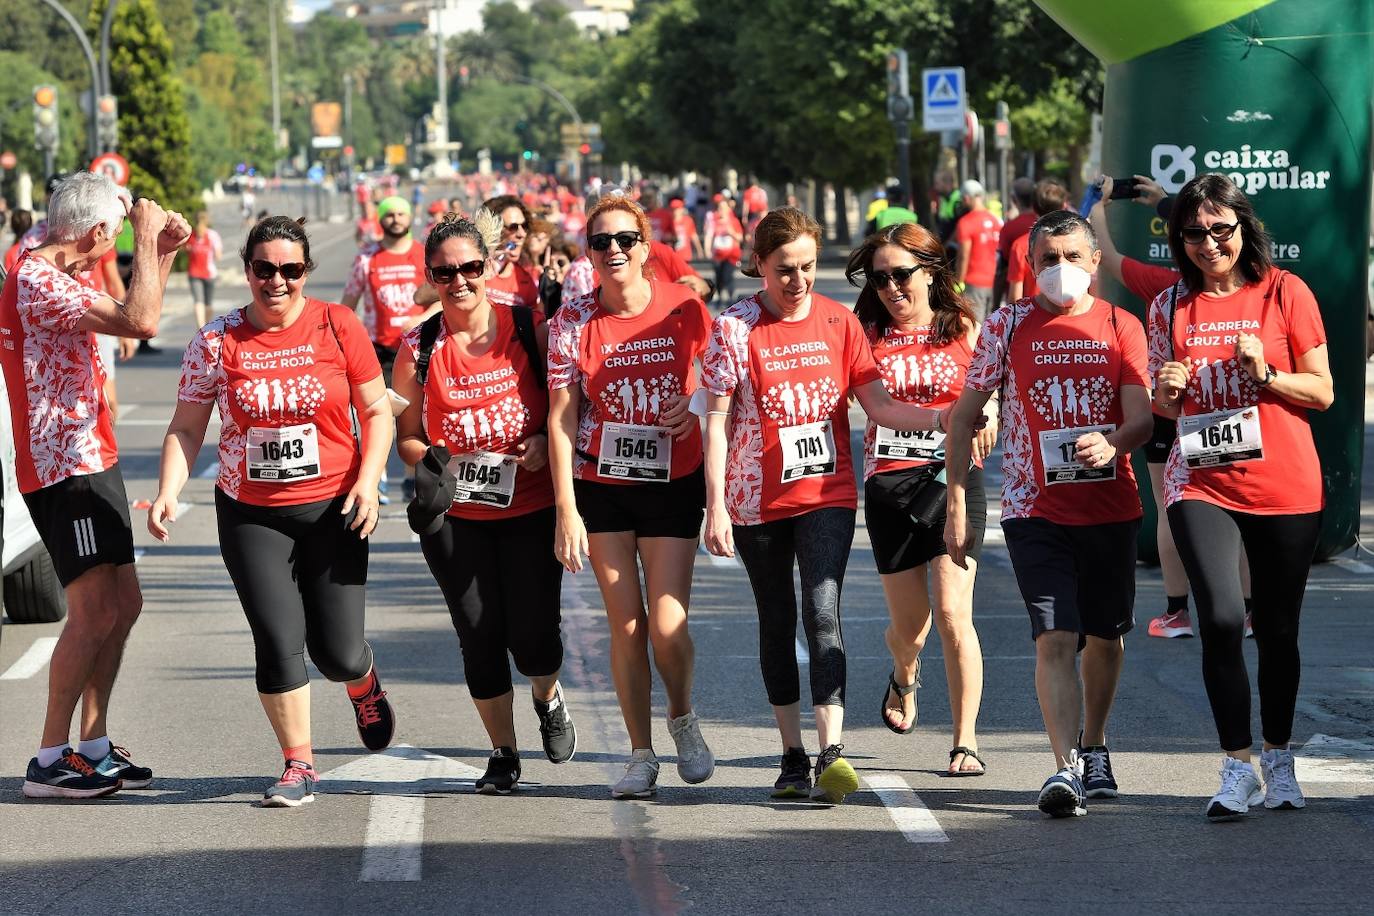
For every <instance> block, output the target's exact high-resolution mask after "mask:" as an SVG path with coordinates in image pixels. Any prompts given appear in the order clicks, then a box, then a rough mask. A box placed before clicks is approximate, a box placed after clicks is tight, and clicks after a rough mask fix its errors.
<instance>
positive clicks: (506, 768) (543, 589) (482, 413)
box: [392, 210, 577, 795]
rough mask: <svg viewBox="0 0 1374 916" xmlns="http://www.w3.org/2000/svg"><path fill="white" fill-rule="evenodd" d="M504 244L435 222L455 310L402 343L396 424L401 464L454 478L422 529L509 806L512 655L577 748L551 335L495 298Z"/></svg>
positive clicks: (557, 756)
mask: <svg viewBox="0 0 1374 916" xmlns="http://www.w3.org/2000/svg"><path fill="white" fill-rule="evenodd" d="M499 239H500V226H499V225H498V222H497V218H496V216H494V215H493V214H492V213H491V212H490V211H488V210H479V211H478V213H477V217H476V219H475V221H469V220H466V219H463V218H462V217H461V216H460V215H459V214H457V213H448V214H445V215H444V218H443V219H442V220H441V221H440V222H438V223H436V224H435V225H434V227H433V229H432V230H431V231H430V233H429V237H428V238H427V239H426V240H425V264H426V267H425V276H426V279H427V280H428V281H429V282H430V283H431V284H432V285H433V286H434V288H435V289H436V290H438V291H439V296H440V299H439V301H440V304H441V307H442V309H443V311H442V312H441V313H440V314H438V315H435V316H433V317H432V318H429V319H427V320H426V321H425V322H424V323H423V324H421V325H419V326H417V327H416V328H414V329H412V330H411V331H409V332H408V333H407V334H406V335H405V336H404V337H403V338H402V341H401V348H400V352H399V354H398V355H397V357H396V368H395V371H394V373H393V375H392V384H393V385H394V386H395V388H396V391H397V393H398V394H400V395H401V397H403V398H405V399H406V400H408V401H409V402H410V403H409V406H407V407H406V409H405V411H404V412H403V413H402V414H401V416H400V417H399V418H398V419H397V421H396V423H397V429H398V433H399V438H398V441H397V451H398V452H399V453H400V456H401V460H402V461H404V462H405V463H406V464H408V465H412V466H414V465H419V464H422V463H423V464H424V465H425V466H426V467H427V468H429V469H430V470H438V471H440V472H441V474H442V475H443V477H444V478H445V479H448V478H449V477H451V478H452V481H453V485H454V491H453V499H452V502H450V503H449V505H448V508H447V511H446V512H445V513H443V514H441V515H440V516H439V517H438V518H437V519H434V520H433V521H432V522H429V523H428V524H427V525H426V524H425V523H426V522H428V520H427V519H420V518H417V517H416V515H415V514H414V510H413V511H412V517H411V524H412V527H418V528H420V529H421V530H419V534H420V548H421V550H423V551H424V555H425V561H426V562H427V563H428V564H429V569H430V572H431V573H433V575H434V579H435V581H436V582H438V584H439V589H440V591H442V592H443V594H444V600H445V601H446V602H447V603H448V610H449V615H450V616H451V617H452V618H453V626H454V629H455V630H457V631H458V645H459V648H460V649H461V650H462V654H463V669H464V674H465V676H466V681H467V685H468V692H469V693H471V694H472V700H473V704H474V705H476V707H477V713H478V715H479V717H480V718H481V719H482V724H483V726H484V727H485V728H486V730H487V737H488V738H489V739H490V740H491V746H492V753H491V757H490V759H489V761H488V763H487V771H486V773H485V774H484V775H483V776H482V777H481V778H480V779H478V780H477V791H479V792H483V793H489V794H501V795H504V794H506V793H508V792H510V791H511V790H513V789H514V788H516V785H517V784H518V782H519V779H520V757H519V752H518V750H517V745H516V738H515V718H514V709H513V707H514V691H513V689H512V686H511V674H510V662H509V660H508V654H509V655H510V656H513V657H514V658H515V667H516V668H517V669H519V671H520V672H521V673H522V674H524V675H525V676H526V677H528V678H529V679H530V687H531V694H532V699H533V701H534V710H535V713H536V714H537V715H538V717H539V732H540V735H541V736H542V738H543V743H544V753H545V755H546V756H547V757H548V758H549V760H550V761H552V762H553V763H564V762H566V761H568V760H571V759H572V755H573V751H574V750H575V749H576V746H577V737H576V732H575V731H574V730H573V723H572V719H571V718H570V717H569V716H568V712H567V709H566V708H565V706H564V703H563V692H562V690H561V688H560V687H559V684H558V675H559V670H560V669H561V667H562V664H563V639H562V635H561V634H560V633H559V623H560V621H561V616H560V585H561V583H562V579H563V567H562V566H560V565H559V564H558V562H557V560H555V559H554V557H553V555H552V554H551V553H550V552H549V544H550V543H552V541H553V521H554V519H553V485H552V483H551V482H550V479H549V469H548V463H547V457H546V456H547V444H548V434H547V433H546V432H545V425H546V423H547V417H548V411H549V395H548V390H547V388H546V387H545V385H544V377H543V372H542V369H543V364H544V359H545V357H544V353H545V351H546V350H547V348H548V326H547V325H544V324H538V325H536V324H535V321H534V316H533V315H532V314H531V313H530V312H529V310H528V309H524V308H523V307H521V306H515V307H509V306H504V305H495V304H493V303H492V302H491V301H490V300H489V299H488V298H487V296H486V278H487V272H488V269H489V264H490V260H489V259H490V255H491V252H492V251H493V250H494V249H495V248H496V245H497V243H498V241H499ZM427 328H429V330H428V331H427V330H426V329H427ZM427 335H432V336H427ZM426 341H427V342H428V356H427V357H426V356H424V353H425V351H426ZM425 359H428V362H427V363H426V364H425V365H424V369H423V378H420V374H421V373H420V372H418V371H417V366H418V365H419V364H420V363H421V362H423V361H424V360H425ZM424 498H425V496H424V493H423V492H422V493H421V494H420V495H419V499H424ZM412 505H414V504H412Z"/></svg>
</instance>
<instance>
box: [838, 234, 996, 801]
mask: <svg viewBox="0 0 1374 916" xmlns="http://www.w3.org/2000/svg"><path fill="white" fill-rule="evenodd" d="M847 274H848V276H849V278H850V282H852V283H856V284H862V285H863V289H862V291H861V292H860V293H859V300H858V302H857V303H856V304H855V306H854V313H855V314H856V315H858V316H859V321H860V322H861V323H862V324H863V326H864V331H865V333H866V334H867V335H868V340H869V343H870V344H871V346H872V348H873V359H874V360H875V361H876V362H877V364H878V368H879V369H880V370H881V372H882V382H883V387H884V388H886V389H887V390H888V393H890V394H891V395H892V396H893V397H894V398H896V399H897V400H899V401H909V402H912V403H916V404H920V405H922V406H924V407H935V408H943V407H947V406H949V405H951V404H953V403H954V402H955V401H957V400H958V399H959V392H960V391H962V390H963V388H964V380H965V378H966V377H967V375H968V367H969V363H970V362H971V361H972V359H973V346H974V343H975V342H976V341H977V339H978V327H979V326H978V321H977V319H976V317H975V314H974V311H973V309H972V307H971V306H970V305H969V304H968V302H967V301H966V300H965V299H964V298H963V297H962V296H960V295H959V294H958V293H956V292H955V291H954V275H953V272H952V271H951V270H950V269H949V267H948V266H947V263H946V260H945V252H944V247H943V246H942V245H941V244H940V242H939V240H938V239H936V238H935V236H933V235H931V234H930V233H929V232H928V231H926V230H925V229H924V228H922V227H921V226H918V225H916V224H915V223H902V224H900V225H896V226H891V227H889V228H887V229H884V230H882V231H881V232H879V233H878V234H877V235H873V236H870V237H869V238H868V239H867V240H866V241H865V242H864V244H863V245H862V246H860V247H859V249H858V250H857V251H855V252H854V254H853V255H851V256H850V258H849V266H848V270H847ZM984 414H985V416H987V417H988V421H987V422H988V425H987V426H986V427H984V429H983V430H982V431H981V432H979V433H978V435H977V437H975V439H974V444H973V457H974V461H975V462H976V464H977V467H975V468H973V469H972V470H970V471H969V477H968V481H969V482H968V495H967V499H968V501H969V517H970V521H971V523H972V526H973V528H974V537H973V546H972V548H971V551H970V557H971V558H972V559H974V560H976V559H977V557H978V553H979V551H980V548H981V545H982V538H983V528H984V526H985V524H986V518H987V497H986V495H985V494H984V490H983V470H982V463H983V459H984V458H986V457H987V454H988V453H989V452H990V451H992V447H993V445H994V444H995V443H996V441H997V424H996V419H995V417H996V414H997V404H996V402H995V400H994V401H993V402H991V404H990V405H989V406H988V407H986V408H985V409H984ZM944 455H945V450H944V435H943V434H941V433H937V432H916V433H903V432H897V431H896V430H891V429H887V428H885V427H882V426H879V425H878V424H876V423H874V422H873V421H872V420H870V421H869V422H868V424H867V427H866V429H865V431H864V481H865V485H864V521H865V525H866V527H867V528H868V536H869V540H870V541H871V542H872V544H873V556H874V559H875V560H876V561H877V564H878V572H879V574H880V575H881V577H882V583H883V594H884V595H885V596H886V597H887V611H888V615H889V616H890V617H891V618H892V623H891V624H890V625H889V626H888V628H887V633H886V640H887V646H888V648H889V649H890V650H891V652H892V663H893V672H892V674H891V675H890V676H889V677H888V686H887V691H886V693H885V694H884V696H883V701H882V704H881V707H880V708H881V711H882V716H883V724H885V725H886V726H887V727H888V729H889V730H891V731H894V732H896V733H898V734H901V735H905V734H908V733H910V732H911V731H913V730H914V729H915V728H916V716H917V706H916V688H917V687H919V686H920V675H921V649H922V648H923V647H924V646H925V641H926V637H927V636H929V635H930V624H931V616H932V610H933V611H934V621H935V626H936V628H937V629H938V630H939V631H940V643H941V645H943V646H944V649H945V653H944V654H945V678H946V681H947V682H948V683H949V703H950V712H951V715H952V718H953V722H954V749H953V750H951V751H950V754H949V774H950V775H951V776H981V775H982V774H983V772H984V768H983V763H982V759H981V758H980V757H979V756H978V741H977V738H976V737H975V734H974V731H975V726H976V723H977V720H978V707H979V704H980V702H981V700H982V696H983V654H982V649H981V648H980V646H979V644H978V631H977V630H975V629H974V627H973V580H974V574H975V572H976V569H977V563H976V562H974V563H970V564H969V565H968V567H967V568H965V567H961V566H959V565H957V564H955V563H954V562H953V561H951V560H950V559H949V556H948V551H947V550H946V548H945V543H944V528H945V513H944V504H945V488H944V486H943V485H941V482H940V478H942V477H943V475H944ZM922 505H924V506H926V507H927V508H928V511H925V512H922V511H921V506H922ZM918 516H920V518H918Z"/></svg>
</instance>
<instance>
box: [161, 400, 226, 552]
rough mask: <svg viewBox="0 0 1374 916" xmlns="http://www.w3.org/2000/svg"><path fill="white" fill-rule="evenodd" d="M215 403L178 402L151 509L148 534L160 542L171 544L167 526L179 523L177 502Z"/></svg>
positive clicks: (202, 441) (201, 442)
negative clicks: (177, 521) (171, 523)
mask: <svg viewBox="0 0 1374 916" xmlns="http://www.w3.org/2000/svg"><path fill="white" fill-rule="evenodd" d="M214 409H215V405H214V404H213V403H210V404H192V403H190V402H189V401H177V406H176V409H175V410H174V411H173V412H172V421H171V423H169V424H168V426H167V434H166V435H165V436H164V437H163V439H162V462H161V465H160V469H159V471H158V476H157V499H155V500H153V504H152V505H151V506H150V507H149V508H148V532H149V533H150V534H152V536H153V537H155V538H157V539H158V540H159V541H164V542H165V541H168V540H171V535H170V534H169V533H168V531H167V525H168V523H170V522H175V521H176V520H177V498H178V497H179V496H180V495H181V489H182V487H184V486H186V480H187V478H188V477H190V476H191V467H192V465H194V464H195V462H196V455H198V454H200V447H201V446H202V445H204V444H205V430H206V429H207V428H208V427H209V425H210V412H211V411H212V410H214Z"/></svg>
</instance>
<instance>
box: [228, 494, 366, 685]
mask: <svg viewBox="0 0 1374 916" xmlns="http://www.w3.org/2000/svg"><path fill="white" fill-rule="evenodd" d="M343 503H344V497H342V496H339V497H336V498H334V499H327V500H323V501H321V502H314V503H305V504H304V505H300V506H272V507H268V506H253V505H249V504H248V503H242V502H239V501H238V500H235V499H231V498H229V497H228V496H226V495H225V494H224V492H223V491H221V490H219V489H216V490H215V514H216V516H217V518H218V520H219V545H220V553H221V554H223V555H224V565H225V567H227V568H228V570H229V578H231V579H233V580H234V588H235V589H236V590H237V591H238V594H239V601H240V602H241V603H242V604H243V613H244V615H245V616H246V617H247V618H248V626H249V628H250V629H251V630H252V631H253V647H254V650H255V652H256V655H257V683H258V692H259V693H286V692H287V691H288V690H295V689H296V688H297V687H304V686H305V685H306V684H308V683H309V682H310V677H309V675H307V674H306V671H305V649H306V647H307V646H308V647H309V649H310V660H311V661H313V662H314V663H315V667H316V668H319V669H320V673H321V674H323V675H324V676H325V677H327V678H328V679H329V680H331V681H354V680H357V679H358V678H360V677H362V676H363V675H365V674H367V672H369V671H371V670H372V647H371V646H369V645H368V644H367V640H365V639H363V614H364V607H365V604H366V599H367V595H366V591H367V541H365V540H363V539H361V538H359V537H358V533H357V532H356V531H349V530H348V528H347V525H346V521H347V520H346V519H345V518H344V516H343V515H342V514H341V513H340V511H339V510H340V509H341V508H342V507H343Z"/></svg>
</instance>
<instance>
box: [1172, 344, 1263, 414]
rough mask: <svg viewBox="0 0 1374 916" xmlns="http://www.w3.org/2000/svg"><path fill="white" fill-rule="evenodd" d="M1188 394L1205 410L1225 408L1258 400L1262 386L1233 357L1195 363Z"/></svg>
mask: <svg viewBox="0 0 1374 916" xmlns="http://www.w3.org/2000/svg"><path fill="white" fill-rule="evenodd" d="M1188 396H1189V397H1190V398H1192V399H1193V403H1195V404H1198V405H1199V406H1201V407H1202V408H1203V409H1204V410H1209V411H1211V410H1226V409H1228V408H1232V407H1246V406H1248V405H1250V404H1256V403H1258V402H1259V385H1258V384H1257V383H1256V382H1255V380H1254V379H1252V378H1251V377H1250V373H1248V372H1246V371H1245V370H1244V369H1243V368H1241V365H1240V361H1239V360H1238V359H1236V358H1235V357H1234V356H1233V357H1231V358H1230V359H1228V360H1224V361H1221V362H1216V361H1213V362H1210V363H1209V362H1208V361H1207V360H1205V359H1203V360H1199V361H1198V362H1195V363H1193V374H1192V377H1191V378H1190V379H1189V380H1188Z"/></svg>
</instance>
